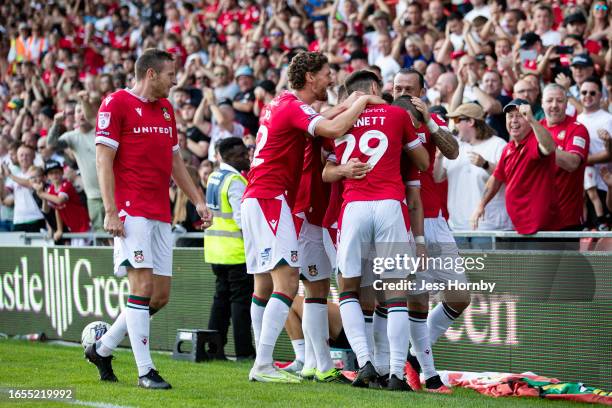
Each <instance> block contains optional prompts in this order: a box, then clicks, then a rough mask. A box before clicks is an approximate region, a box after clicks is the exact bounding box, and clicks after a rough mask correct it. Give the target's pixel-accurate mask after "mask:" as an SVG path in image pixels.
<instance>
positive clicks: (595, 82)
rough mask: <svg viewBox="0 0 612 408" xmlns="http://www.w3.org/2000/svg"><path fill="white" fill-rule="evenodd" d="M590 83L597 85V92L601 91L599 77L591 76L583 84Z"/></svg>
mask: <svg viewBox="0 0 612 408" xmlns="http://www.w3.org/2000/svg"><path fill="white" fill-rule="evenodd" d="M587 82H590V83H592V84H595V85H597V89H599V92H601V91H602V83H601V79H599V77H597V76H595V75H591V76H590V77H588V78H587V79H585V80H584V82H583V84H584V83H587Z"/></svg>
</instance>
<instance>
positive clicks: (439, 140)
mask: <svg viewBox="0 0 612 408" xmlns="http://www.w3.org/2000/svg"><path fill="white" fill-rule="evenodd" d="M411 101H412V104H413V105H414V107H415V108H416V109H417V110H418V111H419V112H421V114H422V115H423V119H424V122H425V123H426V124H427V127H428V128H429V131H430V133H431V139H432V140H433V141H434V143H435V144H436V146H438V149H440V151H441V152H442V154H443V155H444V157H446V158H447V159H450V160H455V159H456V158H457V156H459V143H458V142H457V139H455V137H454V136H453V135H452V133H451V132H449V131H448V128H446V127H444V128H442V127H440V126H438V124H437V123H436V122H434V120H433V119H432V118H431V115H430V114H429V111H428V110H427V105H426V104H425V102H423V101H422V100H421V99H420V98H414V97H413V98H412V99H411Z"/></svg>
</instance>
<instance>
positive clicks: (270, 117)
mask: <svg viewBox="0 0 612 408" xmlns="http://www.w3.org/2000/svg"><path fill="white" fill-rule="evenodd" d="M322 119H323V117H322V116H321V115H319V113H317V112H316V111H315V110H314V109H313V108H312V107H311V106H310V105H308V104H306V103H304V102H302V101H301V100H299V99H298V97H297V96H295V94H293V93H291V92H288V91H285V92H283V93H281V94H280V95H278V96H277V97H276V98H274V99H273V100H272V102H270V103H269V104H268V105H267V106H266V107H265V108H264V113H263V115H262V116H261V118H260V120H259V130H258V131H257V145H256V148H255V152H254V153H253V162H252V163H251V170H250V171H249V174H248V180H249V184H248V185H247V188H246V191H245V192H244V198H274V197H277V196H279V195H281V194H285V195H286V197H287V203H288V204H289V207H290V208H292V209H293V207H294V203H295V197H296V194H297V191H298V186H299V183H300V177H301V174H302V166H303V163H304V148H305V145H306V138H307V137H308V136H307V134H310V135H314V131H315V127H316V125H317V123H318V122H319V121H320V120H322Z"/></svg>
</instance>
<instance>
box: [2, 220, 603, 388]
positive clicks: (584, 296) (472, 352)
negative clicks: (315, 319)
mask: <svg viewBox="0 0 612 408" xmlns="http://www.w3.org/2000/svg"><path fill="white" fill-rule="evenodd" d="M503 234H510V233H508V232H505V233H503ZM566 234H571V236H573V237H576V236H585V235H584V234H585V233H566ZM2 235H4V234H0V237H1V236H2ZM28 235H30V234H28ZM586 236H597V237H601V236H607V237H610V236H612V235H611V234H610V233H603V234H602V233H587V234H586ZM67 237H70V236H67ZM103 237H104V236H101V237H100V238H103ZM199 237H201V234H200V235H199ZM555 237H559V234H558V233H556V234H555ZM21 238H26V237H24V236H21ZM27 238H28V239H30V240H31V242H32V243H33V245H6V240H3V241H1V242H4V243H5V244H4V245H3V246H0V332H1V333H6V334H8V335H10V336H13V335H20V334H29V333H45V334H46V336H47V337H48V338H49V339H61V340H67V341H77V342H78V341H80V335H81V331H82V329H83V327H85V325H86V324H88V323H89V322H92V321H96V320H103V321H107V322H109V323H110V322H112V321H113V320H114V319H115V318H116V317H117V315H118V314H119V313H120V311H121V310H122V308H123V307H124V305H125V303H126V301H127V296H128V293H129V288H128V282H127V278H122V279H119V278H116V277H114V276H113V274H112V249H111V248H110V247H67V246H44V245H42V246H36V244H35V242H36V240H37V239H40V238H41V237H40V236H38V237H36V236H29V237H27ZM462 256H463V257H464V258H468V257H481V258H482V259H481V263H482V265H484V267H483V268H482V269H473V270H469V271H467V273H468V276H469V280H470V282H473V283H476V282H486V283H489V284H491V283H494V284H495V287H494V289H493V290H492V291H488V290H475V291H473V292H472V304H471V306H470V307H469V308H468V309H467V310H466V311H465V312H464V314H463V315H462V317H460V318H459V319H458V321H457V322H456V323H455V325H453V326H452V327H451V329H450V330H449V331H448V332H447V333H446V335H445V336H443V338H442V339H441V340H440V341H439V342H438V343H437V344H436V345H435V347H434V351H435V355H436V366H437V367H439V368H440V369H449V370H469V371H502V372H525V371H533V372H535V373H537V374H541V375H546V376H550V377H556V378H559V379H562V380H567V381H580V382H584V383H587V384H589V385H593V386H598V387H602V388H604V389H612V353H610V350H611V349H612V347H611V346H612V336H611V335H610V334H611V333H612V253H611V252H578V251H564V252H561V251H559V252H555V251H553V252H547V251H495V250H492V251H474V250H470V251H462ZM214 280H215V278H214V274H213V273H212V271H211V269H210V266H209V265H208V264H206V263H204V261H203V252H202V249H201V248H176V249H175V250H174V277H173V282H172V295H171V299H170V302H169V304H168V305H167V306H166V307H165V308H164V309H163V310H162V311H161V312H159V313H158V314H157V315H155V317H154V318H153V320H152V333H154V334H153V336H152V341H151V345H152V347H153V348H154V349H158V350H171V349H172V346H173V343H174V339H175V334H176V329H177V328H205V327H206V326H207V324H208V318H209V311H210V305H211V302H212V296H213V293H214ZM337 294H338V293H337V289H336V287H335V284H334V286H333V287H332V296H333V297H335V298H336V299H337ZM432 302H435V299H434V300H432ZM406 335H408V334H406ZM231 339H232V336H231V333H230V336H229V343H228V345H227V347H226V350H227V352H228V354H231V352H232V350H233V342H232V340H231ZM123 345H125V346H129V342H128V341H125V342H124V343H123ZM275 357H276V358H277V359H280V360H289V359H292V358H293V352H292V348H291V344H290V342H289V341H288V339H287V337H286V336H285V334H283V337H282V338H281V341H280V342H279V343H278V344H277V347H276V349H275Z"/></svg>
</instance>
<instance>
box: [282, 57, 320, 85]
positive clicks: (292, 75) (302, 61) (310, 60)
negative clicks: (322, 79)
mask: <svg viewBox="0 0 612 408" xmlns="http://www.w3.org/2000/svg"><path fill="white" fill-rule="evenodd" d="M325 64H327V57H326V56H325V54H322V53H320V52H307V51H305V52H300V53H298V54H296V55H295V56H294V57H293V58H292V59H291V62H290V63H289V70H288V71H287V76H288V78H289V84H290V85H291V88H293V89H295V90H300V89H303V88H304V86H305V85H306V74H307V73H308V72H310V73H313V74H316V73H317V72H319V71H321V70H322V69H323V67H324V66H325Z"/></svg>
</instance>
